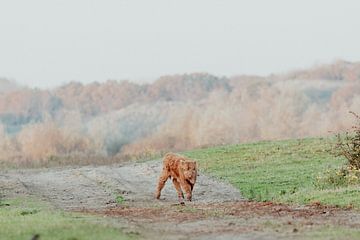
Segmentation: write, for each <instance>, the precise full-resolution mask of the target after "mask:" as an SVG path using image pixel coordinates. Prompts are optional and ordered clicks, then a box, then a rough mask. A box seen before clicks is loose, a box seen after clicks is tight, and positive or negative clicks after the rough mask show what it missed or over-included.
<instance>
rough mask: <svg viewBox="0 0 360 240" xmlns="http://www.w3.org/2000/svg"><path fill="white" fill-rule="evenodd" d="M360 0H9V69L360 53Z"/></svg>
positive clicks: (65, 77)
mask: <svg viewBox="0 0 360 240" xmlns="http://www.w3.org/2000/svg"><path fill="white" fill-rule="evenodd" d="M359 10H360V1H357V0H353V1H351V0H338V1H335V0H316V1H314V0H298V1H289V0H271V1H265V0H259V1H256V0H248V1H241V0H177V1H174V0H151V1H150V0H142V1H140V0H98V1H91V0H51V1H49V0H31V1H29V0H23V1H20V0H7V1H6V0H0V34H1V35H0V77H5V78H10V79H13V80H16V81H17V82H19V83H21V84H25V85H29V86H37V87H54V86H58V85H60V84H63V83H66V82H69V81H72V80H75V81H80V82H84V83H88V82H92V81H99V82H102V81H105V80H108V79H117V80H122V79H129V80H134V81H149V80H154V79H156V78H157V77H159V76H161V75H164V74H175V73H190V72H210V73H213V74H217V75H227V76H231V75H236V74H259V75H267V74H270V73H276V72H285V71H288V70H292V69H298V68H304V67H308V66H312V65H313V64H316V63H329V62H332V61H334V60H336V59H339V58H340V59H345V60H349V61H359V60H360V31H359V29H360V14H359Z"/></svg>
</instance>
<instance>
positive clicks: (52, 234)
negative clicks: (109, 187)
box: [0, 198, 136, 240]
mask: <svg viewBox="0 0 360 240" xmlns="http://www.w3.org/2000/svg"><path fill="white" fill-rule="evenodd" d="M0 204H1V206H0V239H1V240H2V239H4V240H5V239H6V240H12V239H14V240H18V239H26V240H30V239H32V237H34V236H35V235H36V234H39V237H40V238H39V239H55V240H56V239H59V240H60V239H67V240H85V239H86V240H88V239H94V240H95V239H109V240H112V239H118V240H125V239H126V240H127V239H136V238H135V237H136V236H132V235H129V234H125V233H122V232H121V231H120V230H119V229H116V228H115V227H113V226H110V225H107V224H106V221H104V220H103V219H99V218H96V217H93V216H88V215H84V214H77V213H68V212H63V211H60V210H53V209H52V208H51V207H50V206H48V205H47V203H45V202H40V201H37V200H32V199H29V198H21V199H11V200H6V201H2V202H1V203H0Z"/></svg>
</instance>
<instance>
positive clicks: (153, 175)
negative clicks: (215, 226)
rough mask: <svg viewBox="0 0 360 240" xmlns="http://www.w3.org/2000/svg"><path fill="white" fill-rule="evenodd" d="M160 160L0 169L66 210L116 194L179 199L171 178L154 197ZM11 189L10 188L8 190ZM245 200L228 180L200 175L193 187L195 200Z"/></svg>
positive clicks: (109, 201)
mask: <svg viewBox="0 0 360 240" xmlns="http://www.w3.org/2000/svg"><path fill="white" fill-rule="evenodd" d="M160 163H161V161H151V162H146V163H135V164H129V165H125V166H120V165H117V166H116V165H113V166H100V167H93V166H88V167H79V168H59V169H56V168H54V169H40V170H22V171H8V172H3V173H0V181H1V182H3V183H4V182H6V185H7V186H6V188H12V189H16V191H17V192H18V193H21V192H22V193H26V194H31V195H36V196H40V197H41V198H43V199H45V200H47V201H49V202H51V203H52V204H54V206H56V207H59V208H62V209H65V210H74V209H76V210H78V209H82V208H84V209H102V208H107V207H111V206H115V205H116V202H115V198H116V196H119V195H121V196H122V197H124V199H125V202H126V203H127V204H131V205H142V206H144V204H149V203H150V204H153V203H154V202H156V203H157V204H169V203H177V194H176V192H175V190H174V188H173V187H172V183H171V181H168V182H167V184H166V186H165V188H164V190H163V192H162V197H161V199H162V200H161V201H155V200H154V197H153V196H154V191H155V187H156V181H157V179H158V176H159V174H160V172H161V164H160ZM8 192H9V193H10V192H11V191H8ZM239 200H242V197H241V195H240V192H239V191H238V190H236V189H235V188H233V187H232V186H231V185H229V184H225V183H222V182H219V181H216V180H214V179H212V178H210V177H207V176H204V175H200V176H199V178H198V182H197V184H196V186H195V189H194V201H196V202H197V203H214V202H225V201H239Z"/></svg>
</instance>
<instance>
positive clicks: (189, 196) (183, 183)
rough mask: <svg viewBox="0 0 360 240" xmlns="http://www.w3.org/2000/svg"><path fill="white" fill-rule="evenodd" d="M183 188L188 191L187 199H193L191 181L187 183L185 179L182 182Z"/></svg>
mask: <svg viewBox="0 0 360 240" xmlns="http://www.w3.org/2000/svg"><path fill="white" fill-rule="evenodd" d="M181 188H182V189H183V190H184V192H185V193H186V199H187V200H188V201H191V199H192V187H191V185H190V184H189V183H187V182H186V181H184V182H181Z"/></svg>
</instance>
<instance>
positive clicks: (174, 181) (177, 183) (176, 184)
mask: <svg viewBox="0 0 360 240" xmlns="http://www.w3.org/2000/svg"><path fill="white" fill-rule="evenodd" d="M173 184H174V187H175V189H176V192H177V194H178V197H179V202H180V203H183V202H184V194H183V192H182V190H181V186H180V183H179V182H178V180H177V179H176V178H173Z"/></svg>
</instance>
